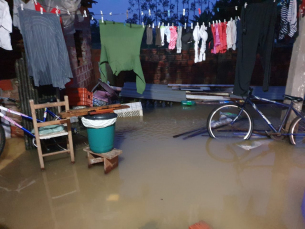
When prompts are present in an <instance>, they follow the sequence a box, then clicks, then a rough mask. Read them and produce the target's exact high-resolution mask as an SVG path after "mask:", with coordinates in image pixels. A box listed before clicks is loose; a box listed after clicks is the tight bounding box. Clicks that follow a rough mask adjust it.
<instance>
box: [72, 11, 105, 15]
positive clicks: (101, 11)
mask: <svg viewBox="0 0 305 229" xmlns="http://www.w3.org/2000/svg"><path fill="white" fill-rule="evenodd" d="M101 12H102V11H101ZM67 13H68V15H71V14H70V11H69V10H67Z"/></svg>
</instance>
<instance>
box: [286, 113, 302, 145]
mask: <svg viewBox="0 0 305 229" xmlns="http://www.w3.org/2000/svg"><path fill="white" fill-rule="evenodd" d="M289 134H290V135H289V140H290V143H291V144H292V145H296V146H300V147H305V121H304V120H303V119H302V118H300V117H296V118H295V119H294V120H293V121H292V123H291V125H290V128H289Z"/></svg>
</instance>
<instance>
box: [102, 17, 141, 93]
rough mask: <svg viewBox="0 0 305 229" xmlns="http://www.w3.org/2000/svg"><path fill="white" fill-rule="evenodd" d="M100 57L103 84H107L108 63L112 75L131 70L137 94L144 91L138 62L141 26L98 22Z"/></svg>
mask: <svg viewBox="0 0 305 229" xmlns="http://www.w3.org/2000/svg"><path fill="white" fill-rule="evenodd" d="M99 24H100V34H101V46H102V48H101V57H100V62H99V65H100V69H101V78H102V81H103V82H107V71H106V64H105V63H107V62H108V63H109V65H110V67H111V69H112V72H113V74H114V75H118V74H119V73H120V72H121V71H131V70H133V71H134V72H135V73H136V75H137V78H136V84H137V91H138V93H140V94H142V93H143V91H144V90H145V85H146V83H145V79H144V74H143V71H142V66H141V62H140V47H141V41H142V37H143V34H144V28H143V26H142V25H135V24H131V25H130V26H127V25H126V26H124V23H117V22H115V23H113V22H110V21H104V22H101V21H100V23H99Z"/></svg>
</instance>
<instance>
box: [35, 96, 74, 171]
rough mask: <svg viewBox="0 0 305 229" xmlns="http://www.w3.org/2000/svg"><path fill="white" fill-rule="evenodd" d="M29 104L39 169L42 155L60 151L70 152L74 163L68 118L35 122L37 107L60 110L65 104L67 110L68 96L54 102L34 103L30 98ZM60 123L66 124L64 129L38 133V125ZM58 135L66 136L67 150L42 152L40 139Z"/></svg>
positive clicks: (45, 155) (42, 164)
mask: <svg viewBox="0 0 305 229" xmlns="http://www.w3.org/2000/svg"><path fill="white" fill-rule="evenodd" d="M30 106H31V112H32V117H33V125H34V130H35V137H36V144H37V150H38V157H39V162H40V167H41V169H42V170H44V161H43V158H44V157H47V156H52V155H56V154H61V153H70V156H71V162H72V163H74V162H75V161H74V150H73V140H72V132H71V123H70V118H67V119H61V120H55V121H46V122H42V123H37V117H36V110H37V109H44V108H50V107H58V109H59V110H60V107H61V106H65V109H66V111H68V110H69V100H68V96H65V101H63V102H55V103H44V104H34V101H33V100H30ZM60 124H62V125H66V127H65V130H64V131H61V132H57V133H51V134H46V135H39V131H38V128H39V127H44V126H50V125H60ZM60 136H68V142H67V150H62V151H57V152H52V153H46V154H42V149H41V142H40V140H42V139H50V138H56V137H60Z"/></svg>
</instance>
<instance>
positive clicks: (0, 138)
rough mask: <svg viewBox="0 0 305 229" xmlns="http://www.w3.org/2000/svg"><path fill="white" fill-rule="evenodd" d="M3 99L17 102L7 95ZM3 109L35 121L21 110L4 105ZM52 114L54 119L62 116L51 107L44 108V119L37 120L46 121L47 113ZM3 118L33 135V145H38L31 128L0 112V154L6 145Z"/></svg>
mask: <svg viewBox="0 0 305 229" xmlns="http://www.w3.org/2000/svg"><path fill="white" fill-rule="evenodd" d="M1 100H6V101H11V102H16V100H14V99H11V98H7V97H0V101H1ZM1 110H3V111H5V112H7V113H11V114H14V115H18V116H21V117H22V118H24V119H27V120H30V121H33V118H32V117H31V116H28V115H25V114H23V113H20V112H17V111H13V110H10V109H8V108H6V107H4V106H0V111H1ZM48 114H49V115H51V116H52V118H53V119H54V120H60V117H59V116H58V115H56V114H54V113H53V112H52V111H51V110H50V109H49V108H45V110H44V115H43V120H39V119H37V122H40V123H41V122H45V121H46V120H47V115H48ZM1 118H3V119H5V120H6V121H8V122H9V123H10V124H12V125H14V126H16V127H18V128H20V129H21V130H23V131H24V133H26V134H28V135H29V136H31V137H32V138H33V145H35V146H36V144H35V135H34V134H32V133H31V131H30V130H28V129H26V128H24V127H23V126H21V125H20V124H18V123H17V122H15V121H14V120H13V119H11V118H10V117H8V116H6V115H4V114H3V113H1V112H0V156H1V154H2V152H3V149H4V146H5V132H4V128H3V126H2V125H1Z"/></svg>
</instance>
